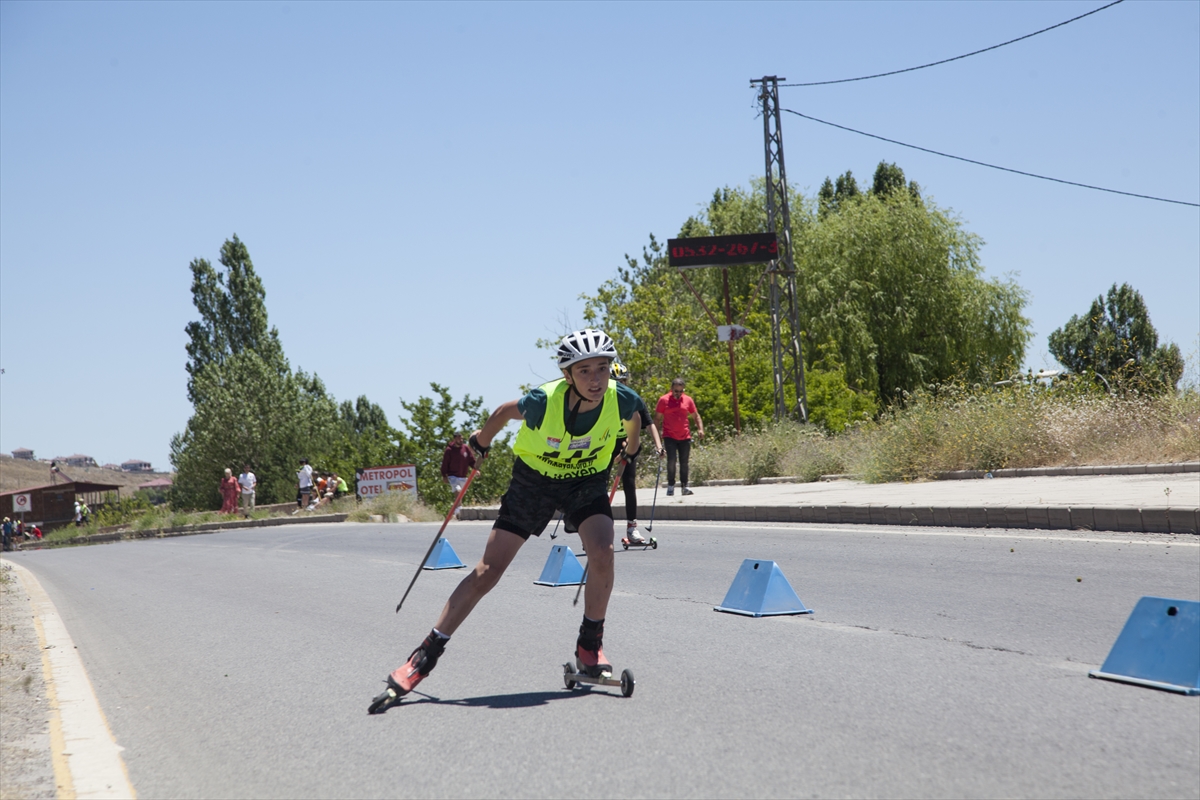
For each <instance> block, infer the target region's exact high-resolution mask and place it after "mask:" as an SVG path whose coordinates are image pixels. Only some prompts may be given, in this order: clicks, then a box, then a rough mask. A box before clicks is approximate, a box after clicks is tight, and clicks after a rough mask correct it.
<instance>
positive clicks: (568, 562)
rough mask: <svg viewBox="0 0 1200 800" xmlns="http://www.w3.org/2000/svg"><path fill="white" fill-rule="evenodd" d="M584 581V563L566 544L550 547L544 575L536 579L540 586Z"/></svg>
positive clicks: (572, 583) (564, 584)
mask: <svg viewBox="0 0 1200 800" xmlns="http://www.w3.org/2000/svg"><path fill="white" fill-rule="evenodd" d="M583 582H584V580H583V565H582V564H580V563H579V559H578V558H576V557H575V553H573V552H572V551H571V548H570V547H567V546H566V545H565V544H556V545H555V546H554V547H552V548H550V555H549V557H548V558H547V559H546V566H544V567H542V575H541V577H540V578H538V579H537V580H536V581H534V583H536V584H537V585H539V586H578V585H579V584H581V583H583Z"/></svg>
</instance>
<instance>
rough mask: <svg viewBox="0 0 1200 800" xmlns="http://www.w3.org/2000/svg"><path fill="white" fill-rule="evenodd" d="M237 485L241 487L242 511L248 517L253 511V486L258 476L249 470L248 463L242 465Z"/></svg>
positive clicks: (256, 482)
mask: <svg viewBox="0 0 1200 800" xmlns="http://www.w3.org/2000/svg"><path fill="white" fill-rule="evenodd" d="M238 485H239V486H241V487H242V513H243V514H245V515H246V517H247V518H249V516H250V515H251V514H253V513H254V487H255V486H257V485H258V478H257V477H256V476H255V474H254V473H253V472H251V471H250V465H249V464H245V465H244V466H243V467H242V474H241V475H238Z"/></svg>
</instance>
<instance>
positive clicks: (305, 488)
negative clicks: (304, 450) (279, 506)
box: [293, 458, 313, 513]
mask: <svg viewBox="0 0 1200 800" xmlns="http://www.w3.org/2000/svg"><path fill="white" fill-rule="evenodd" d="M312 476H313V470H312V467H310V466H309V465H308V459H307V458H302V459H300V469H299V471H297V472H296V479H297V480H298V481H299V482H300V498H299V500H298V502H297V503H296V505H297V506H298V508H297V509H296V511H299V510H300V509H301V508H308V504H309V502H310V501H311V500H312V491H313V478H312ZM293 513H294V512H293Z"/></svg>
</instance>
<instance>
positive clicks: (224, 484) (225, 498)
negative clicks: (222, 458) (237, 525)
mask: <svg viewBox="0 0 1200 800" xmlns="http://www.w3.org/2000/svg"><path fill="white" fill-rule="evenodd" d="M237 496H238V481H237V478H235V477H233V470H231V469H230V468H229V467H226V468H225V477H224V478H221V513H222V514H236V513H237Z"/></svg>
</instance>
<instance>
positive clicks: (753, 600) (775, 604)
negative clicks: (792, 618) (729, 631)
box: [713, 558, 813, 617]
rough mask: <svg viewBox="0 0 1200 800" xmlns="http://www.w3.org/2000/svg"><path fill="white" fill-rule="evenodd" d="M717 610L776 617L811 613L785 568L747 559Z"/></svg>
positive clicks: (771, 563)
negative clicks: (794, 587) (785, 574)
mask: <svg viewBox="0 0 1200 800" xmlns="http://www.w3.org/2000/svg"><path fill="white" fill-rule="evenodd" d="M713 611H728V612H729V613H730V614H745V615H746V616H748V617H773V616H778V615H781V614H811V613H813V612H812V609H808V608H805V607H804V603H801V602H800V598H799V597H797V596H796V592H795V590H793V589H792V585H791V584H790V583H788V579H787V578H785V577H783V570H781V569H780V568H779V565H778V564H776V563H775V562H774V561H756V560H755V559H753V558H747V559H746V560H745V561H743V562H742V568H741V569H739V570H738V574H737V575H736V576H735V577H734V579H733V584H732V585H730V587H729V591H728V592H727V593H726V594H725V599H724V600H722V601H721V605H719V606H714V607H713Z"/></svg>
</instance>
